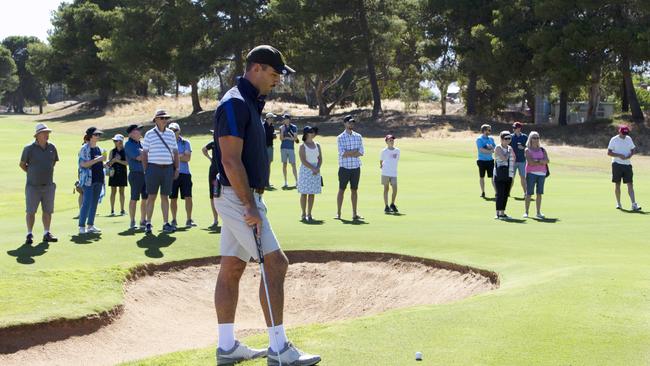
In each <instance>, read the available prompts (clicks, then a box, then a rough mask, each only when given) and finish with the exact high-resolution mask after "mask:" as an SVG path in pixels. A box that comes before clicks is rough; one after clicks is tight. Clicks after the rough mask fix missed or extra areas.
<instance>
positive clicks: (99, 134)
mask: <svg viewBox="0 0 650 366" xmlns="http://www.w3.org/2000/svg"><path fill="white" fill-rule="evenodd" d="M101 135H102V134H101V133H93V136H97V137H99V136H101Z"/></svg>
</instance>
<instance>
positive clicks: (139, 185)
mask: <svg viewBox="0 0 650 366" xmlns="http://www.w3.org/2000/svg"><path fill="white" fill-rule="evenodd" d="M129 185H130V186H131V201H139V200H140V197H142V199H143V200H146V199H147V198H148V197H149V195H148V194H147V185H146V184H145V181H144V173H143V172H129Z"/></svg>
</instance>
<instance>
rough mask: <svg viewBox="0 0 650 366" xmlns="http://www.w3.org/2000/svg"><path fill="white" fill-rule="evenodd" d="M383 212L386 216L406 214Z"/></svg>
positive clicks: (403, 214)
mask: <svg viewBox="0 0 650 366" xmlns="http://www.w3.org/2000/svg"><path fill="white" fill-rule="evenodd" d="M384 214H385V215H386V216H406V214H405V213H402V212H385V213H384Z"/></svg>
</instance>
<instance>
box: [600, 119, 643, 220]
mask: <svg viewBox="0 0 650 366" xmlns="http://www.w3.org/2000/svg"><path fill="white" fill-rule="evenodd" d="M629 134H630V128H629V127H628V126H625V125H623V126H620V127H619V129H618V135H616V136H614V137H612V139H611V140H609V146H608V147H607V155H609V156H611V157H612V182H613V183H614V184H615V189H614V194H615V195H616V208H617V209H619V210H620V209H621V180H623V183H625V184H627V193H628V194H629V195H630V200H631V201H632V211H641V207H639V205H638V204H637V203H636V199H635V198H634V185H633V183H632V177H633V172H632V162H631V161H630V158H631V157H632V155H634V154H635V153H636V146H635V145H634V142H632V138H631V137H630V136H629Z"/></svg>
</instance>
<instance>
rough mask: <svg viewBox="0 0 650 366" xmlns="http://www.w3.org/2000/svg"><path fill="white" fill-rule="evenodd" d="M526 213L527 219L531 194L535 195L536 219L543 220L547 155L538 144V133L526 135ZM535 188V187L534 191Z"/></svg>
mask: <svg viewBox="0 0 650 366" xmlns="http://www.w3.org/2000/svg"><path fill="white" fill-rule="evenodd" d="M525 153H526V213H525V214H524V218H528V209H529V208H530V199H531V197H532V195H533V193H535V191H536V193H537V198H536V200H535V205H536V206H537V218H538V219H544V214H542V211H541V209H542V195H543V194H544V181H545V180H546V174H547V173H548V163H549V160H548V154H547V153H546V150H545V149H544V148H543V147H542V146H541V145H540V143H539V133H537V132H536V131H533V132H531V133H530V135H528V141H527V142H526V151H525ZM535 187H537V188H536V189H535Z"/></svg>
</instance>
